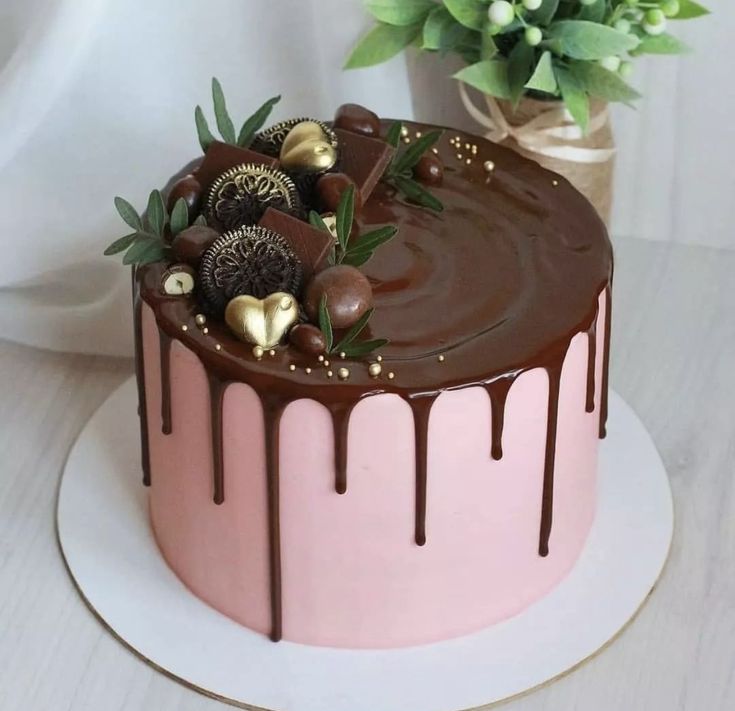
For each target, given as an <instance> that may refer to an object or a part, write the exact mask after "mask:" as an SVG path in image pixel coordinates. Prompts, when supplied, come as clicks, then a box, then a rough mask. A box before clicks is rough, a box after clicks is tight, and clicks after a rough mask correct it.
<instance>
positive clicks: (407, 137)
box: [403, 136, 411, 143]
mask: <svg viewBox="0 0 735 711" xmlns="http://www.w3.org/2000/svg"><path fill="white" fill-rule="evenodd" d="M403 142H404V143H411V139H410V137H409V136H404V137H403Z"/></svg>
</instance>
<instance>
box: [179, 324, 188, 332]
mask: <svg viewBox="0 0 735 711" xmlns="http://www.w3.org/2000/svg"><path fill="white" fill-rule="evenodd" d="M181 330H182V331H188V330H189V327H188V326H187V325H186V324H184V325H183V326H182V327H181Z"/></svg>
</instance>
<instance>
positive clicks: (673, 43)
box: [634, 32, 690, 55]
mask: <svg viewBox="0 0 735 711" xmlns="http://www.w3.org/2000/svg"><path fill="white" fill-rule="evenodd" d="M689 51H690V49H689V47H688V46H687V45H686V44H684V42H682V41H681V40H680V39H677V38H676V37H674V36H673V35H670V34H668V33H666V32H664V33H663V34H660V35H647V36H646V37H644V38H643V39H641V43H640V44H639V45H638V46H637V47H636V48H635V50H634V54H636V55H638V54H684V53H685V52H689Z"/></svg>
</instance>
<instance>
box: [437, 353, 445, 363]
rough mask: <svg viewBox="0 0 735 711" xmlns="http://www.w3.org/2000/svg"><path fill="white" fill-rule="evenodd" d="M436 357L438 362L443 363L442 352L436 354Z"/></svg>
mask: <svg viewBox="0 0 735 711" xmlns="http://www.w3.org/2000/svg"><path fill="white" fill-rule="evenodd" d="M436 359H437V360H438V361H439V362H440V363H443V362H444V360H445V358H444V354H443V353H442V354H441V355H438V356H437V358H436Z"/></svg>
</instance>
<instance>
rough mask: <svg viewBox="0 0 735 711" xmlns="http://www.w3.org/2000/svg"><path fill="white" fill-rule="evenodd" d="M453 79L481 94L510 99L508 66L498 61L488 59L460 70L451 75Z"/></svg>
mask: <svg viewBox="0 0 735 711" xmlns="http://www.w3.org/2000/svg"><path fill="white" fill-rule="evenodd" d="M453 76H454V78H455V79H459V80H460V81H463V82H465V83H466V84H469V85H470V86H474V87H475V89H479V90H480V91H481V92H483V94H490V96H495V97H496V98H498V99H509V98H510V87H509V86H508V65H507V63H506V62H505V61H503V60H500V59H488V60H483V61H482V62H477V63H476V64H471V65H470V66H469V67H465V68H464V69H461V70H460V71H458V72H457V73H456V74H454V75H453Z"/></svg>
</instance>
